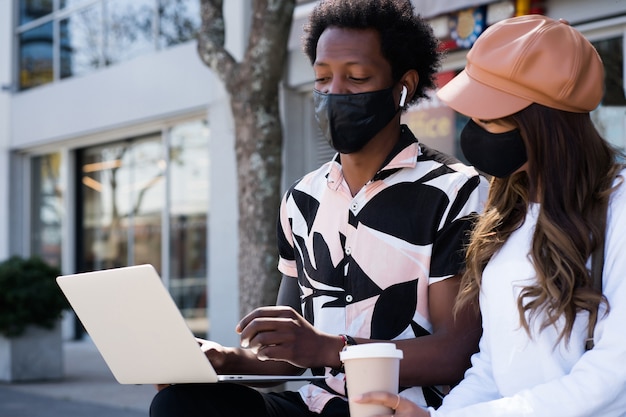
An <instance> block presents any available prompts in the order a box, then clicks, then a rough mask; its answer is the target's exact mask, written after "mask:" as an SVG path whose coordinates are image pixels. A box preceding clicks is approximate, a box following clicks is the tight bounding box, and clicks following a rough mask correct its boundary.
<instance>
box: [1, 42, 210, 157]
mask: <svg viewBox="0 0 626 417" xmlns="http://www.w3.org/2000/svg"><path fill="white" fill-rule="evenodd" d="M195 48H196V47H195V43H194V42H189V43H187V44H183V45H180V46H177V47H174V48H171V49H168V50H165V51H161V52H159V53H155V54H150V55H146V56H140V57H138V58H135V59H133V60H131V61H128V62H123V63H120V64H118V65H115V66H112V67H110V68H107V69H106V70H102V71H97V72H94V73H92V74H88V75H85V76H82V77H73V78H69V79H66V80H62V81H59V82H55V83H50V84H48V85H43V86H40V87H37V88H34V89H32V90H27V91H23V92H20V93H19V94H16V95H15V96H14V99H13V103H12V108H13V114H12V120H11V122H12V125H13V132H12V143H11V146H12V147H13V148H16V149H23V148H27V147H31V146H37V145H42V144H45V143H55V142H58V141H59V140H63V139H68V138H74V137H81V136H85V135H89V134H94V133H97V132H100V131H103V130H111V129H115V128H120V127H124V126H131V125H136V124H138V123H142V122H145V121H149V120H158V119H162V118H164V117H167V116H172V115H176V114H184V113H186V112H189V111H190V110H194V109H195V110H198V109H204V108H206V106H207V103H208V102H209V99H210V97H211V92H212V90H213V89H214V88H215V82H216V78H215V76H214V75H213V74H212V73H211V72H210V71H208V70H207V68H206V67H205V66H204V65H203V64H202V62H201V61H200V59H199V58H198V55H197V53H196V50H195Z"/></svg>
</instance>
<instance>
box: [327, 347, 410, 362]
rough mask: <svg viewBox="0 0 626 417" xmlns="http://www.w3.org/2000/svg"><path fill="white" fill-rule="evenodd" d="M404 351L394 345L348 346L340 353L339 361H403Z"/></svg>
mask: <svg viewBox="0 0 626 417" xmlns="http://www.w3.org/2000/svg"><path fill="white" fill-rule="evenodd" d="M402 356H403V355H402V351H401V350H400V349H397V348H396V345H395V344H394V343H363V344H361V345H353V346H346V348H345V349H344V350H342V351H341V352H339V359H341V361H342V362H343V361H345V360H348V359H366V358H398V359H402Z"/></svg>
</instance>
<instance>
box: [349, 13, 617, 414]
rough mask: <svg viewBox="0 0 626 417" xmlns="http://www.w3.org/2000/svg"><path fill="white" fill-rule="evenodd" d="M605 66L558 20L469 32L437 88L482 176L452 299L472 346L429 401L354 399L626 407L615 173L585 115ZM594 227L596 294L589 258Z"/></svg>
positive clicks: (597, 95) (450, 405) (463, 408)
mask: <svg viewBox="0 0 626 417" xmlns="http://www.w3.org/2000/svg"><path fill="white" fill-rule="evenodd" d="M603 77H604V73H603V66H602V62H601V60H600V58H599V56H598V54H597V52H596V50H595V49H594V48H593V46H592V45H591V44H590V43H589V42H588V41H587V40H586V39H585V38H584V37H583V36H582V35H581V34H580V33H579V32H577V31H576V30H574V29H573V28H571V27H570V26H569V25H568V24H567V22H564V21H556V20H552V19H549V18H547V17H544V16H538V15H533V16H523V17H516V18H511V19H507V20H504V21H502V22H499V23H497V24H495V25H493V26H491V27H490V28H489V29H488V30H486V31H485V33H484V34H483V35H481V36H480V38H479V39H478V40H477V41H476V43H475V45H474V47H473V48H472V50H471V51H470V52H469V54H468V56H467V66H466V68H465V70H464V71H463V72H461V73H460V74H459V75H458V76H457V77H456V78H455V79H453V80H452V81H451V82H450V83H448V84H447V85H446V86H444V87H443V88H442V89H441V90H440V91H439V92H438V95H439V98H440V99H441V100H443V101H444V102H446V103H447V104H448V105H449V106H450V107H452V108H453V109H455V110H456V111H458V112H460V113H463V114H465V115H467V116H469V117H470V118H471V120H470V121H469V122H468V124H467V126H466V127H465V128H464V130H463V132H462V133H461V146H462V149H463V152H464V153H465V155H466V157H467V159H468V160H469V161H470V162H471V163H472V164H474V166H475V167H476V168H477V169H478V170H481V171H484V172H485V173H487V174H490V175H492V176H493V178H492V181H491V188H490V195H489V199H488V202H487V206H486V208H485V212H484V214H483V216H481V219H480V221H479V222H478V224H477V225H476V228H475V229H474V231H473V234H472V239H471V242H470V245H469V247H468V252H467V271H466V273H465V275H464V277H463V283H462V290H461V292H460V294H459V297H458V299H457V306H456V307H457V308H460V307H461V306H467V305H468V304H476V301H478V304H479V305H480V310H481V314H482V318H483V335H482V338H481V342H480V352H479V353H477V354H475V355H474V356H473V358H472V368H470V370H468V372H467V373H466V375H465V379H464V380H463V381H462V382H461V383H460V384H459V385H457V386H456V387H455V388H454V389H453V390H452V391H451V393H450V394H449V395H448V396H447V397H446V398H445V399H444V402H443V405H442V406H441V407H440V408H439V409H437V410H435V409H433V408H429V409H428V411H426V410H424V409H421V408H419V407H417V406H416V405H415V404H412V403H411V402H409V401H407V400H405V399H401V398H400V397H398V396H397V395H394V394H389V393H382V392H377V393H371V394H366V395H364V396H362V397H361V398H356V399H352V400H353V401H358V402H361V403H378V404H384V405H386V406H388V407H390V408H393V409H395V415H396V416H401V417H409V416H410V417H419V416H428V415H430V416H432V417H435V416H446V417H448V416H455V417H456V416H474V417H475V416H481V417H485V416H550V417H553V416H603V417H607V416H626V366H624V363H625V361H626V331H625V330H624V325H623V320H624V317H626V234H625V233H624V230H626V190H625V189H626V186H624V185H623V184H622V182H623V179H624V176H625V175H626V172H625V171H623V167H622V166H620V165H619V164H618V163H617V162H616V160H617V158H618V157H620V155H618V154H617V153H616V151H614V150H613V149H612V148H611V147H610V146H609V145H608V144H607V142H605V141H604V140H603V139H602V137H601V136H600V135H599V133H598V132H597V131H596V129H595V128H594V126H593V124H592V121H591V118H590V115H589V112H590V111H591V110H593V109H595V108H596V106H597V105H598V104H599V103H600V100H601V98H602V94H603V81H604V80H603ZM622 157H623V156H622ZM607 203H608V213H607V210H606V209H605V208H604V205H603V204H607ZM597 213H607V217H606V233H605V232H604V230H602V227H601V226H598V224H597ZM602 239H604V243H605V249H604V254H605V256H604V270H603V276H602V284H603V289H602V294H601V293H600V292H599V291H594V289H593V283H592V278H591V274H590V265H591V261H590V258H591V254H592V253H593V251H594V249H595V248H596V247H597V245H598V243H599V242H600V241H601V240H602ZM596 313H597V324H596V326H595V332H594V337H593V342H594V343H595V346H594V347H593V348H592V349H591V350H586V349H585V339H587V331H588V324H589V317H590V315H591V316H593V315H595V314H596Z"/></svg>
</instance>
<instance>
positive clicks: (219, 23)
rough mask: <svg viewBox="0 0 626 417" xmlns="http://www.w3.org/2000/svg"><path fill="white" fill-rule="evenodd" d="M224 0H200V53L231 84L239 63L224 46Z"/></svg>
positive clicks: (222, 78)
mask: <svg viewBox="0 0 626 417" xmlns="http://www.w3.org/2000/svg"><path fill="white" fill-rule="evenodd" d="M222 2H223V0H200V17H201V19H202V25H201V29H200V31H199V32H198V55H199V56H200V59H201V60H202V62H204V64H205V65H206V66H208V67H209V68H211V69H212V70H213V71H214V72H215V73H216V74H217V75H218V76H219V77H220V79H221V80H222V82H224V84H225V85H226V86H227V88H228V86H229V83H230V82H232V76H233V74H235V73H236V72H237V71H238V64H237V62H236V61H235V59H234V58H233V56H232V55H231V54H230V53H229V52H228V51H227V50H226V49H225V48H224V42H225V39H226V34H225V28H226V27H225V25H224V13H223V11H222ZM229 89H230V88H229Z"/></svg>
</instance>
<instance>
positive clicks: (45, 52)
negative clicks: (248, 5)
mask: <svg viewBox="0 0 626 417" xmlns="http://www.w3.org/2000/svg"><path fill="white" fill-rule="evenodd" d="M17 5H18V26H17V28H16V38H17V40H18V44H17V50H18V54H19V70H18V71H19V79H20V82H19V88H20V90H24V89H28V88H32V87H36V86H38V85H42V84H46V83H49V82H53V81H55V80H59V79H64V78H68V77H72V76H77V75H83V74H86V73H89V72H92V71H94V70H96V69H98V68H102V67H104V66H107V65H113V64H117V63H119V62H123V61H127V60H130V59H133V58H135V57H137V56H140V55H144V54H146V53H149V52H153V51H156V50H157V49H160V48H168V47H170V46H173V45H177V44H180V43H183V42H188V41H192V40H193V39H195V36H196V33H197V30H198V28H199V27H200V4H199V2H198V1H197V0H132V1H128V0H19V1H18V2H17Z"/></svg>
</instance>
